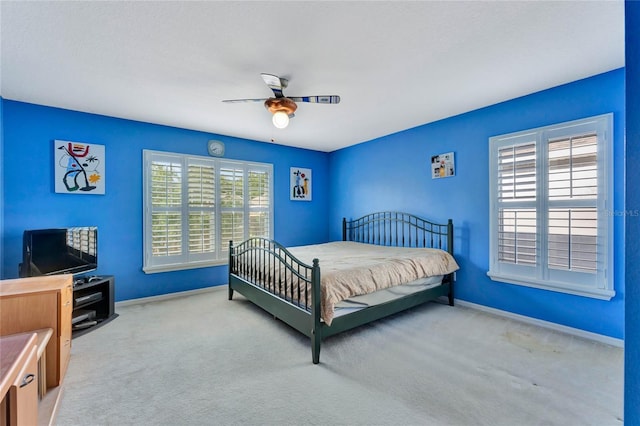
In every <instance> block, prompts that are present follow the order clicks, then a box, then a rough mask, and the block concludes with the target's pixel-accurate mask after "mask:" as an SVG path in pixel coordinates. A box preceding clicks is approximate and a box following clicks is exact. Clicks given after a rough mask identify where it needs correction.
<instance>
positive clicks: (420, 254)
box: [288, 241, 459, 325]
mask: <svg viewBox="0 0 640 426" xmlns="http://www.w3.org/2000/svg"><path fill="white" fill-rule="evenodd" d="M288 250H289V251H290V252H291V254H293V255H294V256H296V257H297V258H298V259H299V260H301V261H302V262H305V263H307V264H309V265H311V264H312V262H313V259H314V258H317V259H319V261H320V271H321V286H320V287H321V294H322V297H321V299H322V300H321V311H322V319H323V320H324V321H325V323H327V324H328V325H331V321H332V320H333V315H334V309H335V305H336V304H337V303H339V302H340V301H342V300H345V299H348V298H349V297H353V296H358V295H362V294H367V293H372V292H374V291H376V290H380V289H384V288H388V287H392V286H395V285H399V284H406V283H408V282H411V281H415V280H417V279H420V278H424V277H429V276H433V275H446V274H449V273H451V272H454V271H456V270H458V269H459V267H458V264H457V263H456V261H455V259H454V258H453V256H451V255H450V254H449V253H447V252H446V251H444V250H439V249H429V248H405V247H386V246H377V245H371V244H363V243H354V242H348V241H339V242H332V243H325V244H315V245H310V246H300V247H292V248H289V249H288Z"/></svg>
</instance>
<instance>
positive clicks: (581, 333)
mask: <svg viewBox="0 0 640 426" xmlns="http://www.w3.org/2000/svg"><path fill="white" fill-rule="evenodd" d="M455 304H456V305H459V306H463V307H465V308H471V309H477V310H479V311H483V312H488V313H491V314H494V315H498V316H501V317H506V318H510V319H515V320H518V321H521V322H524V323H527V324H531V325H537V326H539V327H543V328H548V329H551V330H554V331H560V332H562V333H567V334H571V335H573V336H578V337H582V338H585V339H589V340H594V341H596V342H599V343H604V344H606V345H610V346H615V347H618V348H624V340H622V339H616V338H615V337H609V336H605V335H602V334H597V333H592V332H590V331H585V330H580V329H578V328H573V327H567V326H566V325H560V324H556V323H553V322H549V321H543V320H539V319H536V318H531V317H527V316H524V315H518V314H514V313H511V312H507V311H502V310H500V309H495V308H490V307H488V306H483V305H478V304H476V303H471V302H465V301H464V300H458V299H456V300H455Z"/></svg>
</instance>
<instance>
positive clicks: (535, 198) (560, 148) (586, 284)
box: [488, 114, 615, 300]
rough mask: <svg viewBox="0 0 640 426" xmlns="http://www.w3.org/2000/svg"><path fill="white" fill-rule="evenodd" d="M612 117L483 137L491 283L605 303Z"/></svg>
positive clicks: (609, 285)
mask: <svg viewBox="0 0 640 426" xmlns="http://www.w3.org/2000/svg"><path fill="white" fill-rule="evenodd" d="M612 119H613V117H612V114H607V115H602V116H597V117H593V118H588V119H584V120H577V121H572V122H569V123H562V124H558V125H553V126H547V127H542V128H538V129H533V130H527V131H523V132H518V133H514V134H509V135H502V136H496V137H492V138H490V139H489V145H490V160H489V161H490V164H489V170H490V179H489V181H490V202H491V212H490V220H491V223H490V235H491V237H490V245H491V247H490V266H489V272H488V275H489V276H490V277H491V279H493V280H496V281H503V282H508V283H513V284H521V285H526V286H531V287H537V288H544V289H549V290H554V291H561V292H565V293H570V294H577V295H582V296H588V297H594V298H600V299H607V300H608V299H611V298H612V297H613V296H614V295H615V292H614V290H613V277H612V273H611V267H612V266H613V261H612V255H613V249H612V241H611V236H612V235H613V234H612V230H613V227H612V216H613V215H612V214H610V212H611V211H612V208H611V207H612V205H613V203H612V200H611V196H612V195H613V190H612V178H611V171H612V164H611V162H612V155H611V149H612V145H613V140H612Z"/></svg>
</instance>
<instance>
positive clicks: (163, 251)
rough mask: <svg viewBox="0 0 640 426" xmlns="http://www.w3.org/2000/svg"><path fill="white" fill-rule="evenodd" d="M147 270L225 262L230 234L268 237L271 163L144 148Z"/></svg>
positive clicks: (240, 237) (242, 237)
mask: <svg viewBox="0 0 640 426" xmlns="http://www.w3.org/2000/svg"><path fill="white" fill-rule="evenodd" d="M143 163H144V166H143V173H144V175H143V176H144V179H143V185H144V264H143V270H144V271H145V272H147V273H152V272H163V271H171V270H178V269H188V268H200V267H205V266H212V265H220V264H224V263H226V262H227V260H228V259H227V256H228V252H229V240H233V241H241V240H245V239H247V238H250V237H257V236H260V237H265V238H271V235H272V234H273V196H272V194H273V166H272V165H271V164H262V163H249V162H243V161H233V160H226V159H222V158H209V157H198V156H190V155H183V154H174V153H167V152H158V151H148V150H145V151H143Z"/></svg>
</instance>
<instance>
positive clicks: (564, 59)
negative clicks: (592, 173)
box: [0, 0, 624, 151]
mask: <svg viewBox="0 0 640 426" xmlns="http://www.w3.org/2000/svg"><path fill="white" fill-rule="evenodd" d="M0 14H1V16H0V18H1V28H0V35H1V37H2V42H1V43H2V44H1V47H2V50H1V51H0V54H1V56H0V65H1V69H0V71H1V74H0V83H1V86H0V90H1V95H2V96H3V97H4V98H5V99H11V100H19V101H24V102H32V103H36V104H42V105H49V106H55V107H61V108H68V109H72V110H77V111H86V112H91V113H97V114H104V115H109V116H114V117H121V118H128V119H133V120H140V121H145V122H151V123H158V124H166V125H170V126H177V127H182V128H187V129H194V130H202V131H206V132H212V133H218V134H222V135H229V136H236V137H242V138H248V139H254V140H258V141H265V142H269V141H272V140H273V141H275V143H278V144H283V145H290V146H296V147H302V148H310V149H315V150H320V151H333V150H336V149H339V148H342V147H345V146H350V145H353V144H357V143H360V142H363V141H367V140H371V139H374V138H377V137H380V136H384V135H387V134H391V133H394V132H398V131H401V130H404V129H408V128H411V127H415V126H418V125H421V124H425V123H428V122H432V121H435V120H438V119H442V118H445V117H449V116H452V115H456V114H459V113H463V112H466V111H470V110H473V109H476V108H480V107H483V106H487V105H491V104H494V103H497V102H501V101H504V100H508V99H512V98H515V97H518V96H522V95H525V94H529V93H532V92H536V91H539V90H543V89H546V88H550V87H553V86H556V85H559V84H562V83H566V82H570V81H574V80H578V79H581V78H584V77H588V76H591V75H595V74H599V73H601V72H605V71H609V70H612V69H615V68H619V67H623V66H624V2H623V1H621V0H620V1H561V2H546V1H533V2H524V1H471V2H461V1H430V2H420V1H411V2H404V1H378V2H364V1H352V2H346V1H340V2H337V1H299V2H284V1H267V2H253V1H248V2H244V1H229V2H221V1H209V2H182V1H163V2H142V1H112V2H91V1H76V2H57V1H55V2H11V1H2V2H1V3H0ZM261 72H266V73H272V74H276V75H279V76H281V77H286V78H288V79H289V87H288V88H287V89H286V90H285V94H286V95H289V96H307V95H340V96H341V98H342V102H341V103H340V104H338V105H320V104H299V105H298V111H297V112H296V117H295V118H293V119H292V120H291V123H290V125H289V127H288V128H287V129H284V130H278V129H276V128H274V127H273V125H272V124H271V117H270V114H269V112H268V111H267V110H266V109H265V108H264V107H263V106H262V104H261V103H247V104H227V103H222V102H221V101H222V100H223V99H233V98H266V97H269V96H271V91H270V90H269V88H268V87H267V86H266V85H265V84H264V82H263V81H262V79H261V78H260V73H261Z"/></svg>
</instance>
